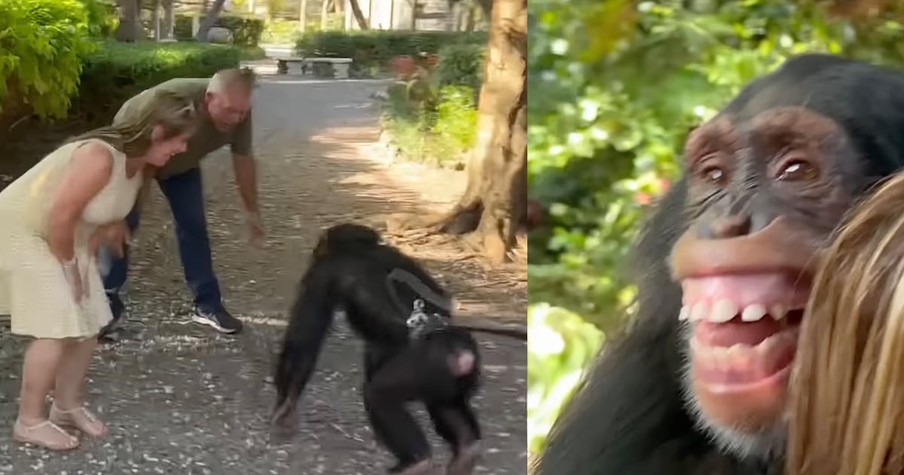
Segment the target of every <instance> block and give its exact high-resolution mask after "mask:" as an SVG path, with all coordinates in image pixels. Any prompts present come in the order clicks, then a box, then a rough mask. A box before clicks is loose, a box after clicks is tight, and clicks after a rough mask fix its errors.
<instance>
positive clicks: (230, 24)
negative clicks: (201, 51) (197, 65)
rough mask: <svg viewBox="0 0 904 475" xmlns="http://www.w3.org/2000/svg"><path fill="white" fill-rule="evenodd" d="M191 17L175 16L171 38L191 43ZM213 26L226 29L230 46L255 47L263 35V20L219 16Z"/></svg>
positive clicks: (192, 38) (192, 37)
mask: <svg viewBox="0 0 904 475" xmlns="http://www.w3.org/2000/svg"><path fill="white" fill-rule="evenodd" d="M192 21H193V17H192V16H191V15H176V18H175V21H174V22H173V37H174V38H176V39H177V40H179V41H192V40H194V36H193V35H192ZM213 26H217V27H221V28H227V29H229V31H231V32H232V44H234V45H236V46H251V47H256V46H257V45H258V44H259V43H260V41H261V35H262V34H263V33H264V20H261V19H259V18H247V17H243V16H237V15H221V16H220V17H219V18H217V21H216V22H215V23H214V24H213Z"/></svg>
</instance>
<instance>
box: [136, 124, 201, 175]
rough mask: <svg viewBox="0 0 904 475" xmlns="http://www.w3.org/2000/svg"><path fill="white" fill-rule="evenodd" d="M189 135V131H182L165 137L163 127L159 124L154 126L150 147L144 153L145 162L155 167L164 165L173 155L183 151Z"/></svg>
mask: <svg viewBox="0 0 904 475" xmlns="http://www.w3.org/2000/svg"><path fill="white" fill-rule="evenodd" d="M190 137H191V133H184V134H179V135H176V136H173V137H169V138H165V137H164V132H163V128H162V127H161V126H159V125H158V126H156V127H154V131H153V132H152V133H151V147H150V149H148V152H147V155H146V161H147V164H148V165H153V166H155V167H162V166H164V165H166V163H167V162H169V160H170V158H172V157H173V155H176V154H179V153H182V152H184V151H185V149H186V147H187V145H188V139H189V138H190Z"/></svg>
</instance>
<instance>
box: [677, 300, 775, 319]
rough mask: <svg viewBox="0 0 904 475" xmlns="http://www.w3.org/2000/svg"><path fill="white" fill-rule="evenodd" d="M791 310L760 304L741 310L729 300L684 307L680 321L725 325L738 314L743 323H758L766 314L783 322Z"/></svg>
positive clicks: (679, 317) (698, 303)
mask: <svg viewBox="0 0 904 475" xmlns="http://www.w3.org/2000/svg"><path fill="white" fill-rule="evenodd" d="M789 310H790V308H789V307H788V306H787V305H781V304H776V305H772V306H770V307H769V309H768V310H767V309H766V306H765V305H763V304H759V303H754V304H750V305H748V306H746V307H744V308H739V307H738V304H736V303H735V302H733V301H731V300H729V299H719V300H717V301H716V302H715V303H713V304H711V303H710V302H697V303H695V304H688V305H683V306H682V307H681V312H680V313H679V314H678V320H679V321H688V320H689V321H691V322H697V321H700V320H707V321H710V322H713V323H725V322H728V321H730V320H731V319H732V318H734V317H735V315H738V313H740V314H741V321H743V322H756V321H759V320H760V319H762V318H763V317H764V316H766V314H769V315H772V318H774V319H775V320H782V319H783V318H785V316H787V315H788V311H789Z"/></svg>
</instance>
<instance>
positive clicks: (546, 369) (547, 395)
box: [527, 304, 604, 453]
mask: <svg viewBox="0 0 904 475" xmlns="http://www.w3.org/2000/svg"><path fill="white" fill-rule="evenodd" d="M527 328H528V339H529V340H530V345H529V346H528V348H527V417H528V423H527V441H528V442H527V443H528V450H529V451H530V452H532V453H536V452H537V451H538V449H539V448H540V447H541V446H542V445H543V444H544V442H545V441H546V433H547V432H549V429H550V427H552V424H553V422H555V419H556V417H557V416H558V415H559V411H560V410H561V408H562V406H563V405H564V404H565V402H567V401H568V399H569V398H570V397H571V395H572V394H573V393H574V390H575V389H576V387H577V385H578V382H580V380H581V377H582V375H583V371H584V367H585V366H586V365H587V363H588V362H590V361H591V360H592V359H593V357H594V355H595V354H596V352H597V351H598V350H599V348H600V345H602V342H603V339H604V335H603V333H602V332H600V331H599V330H598V329H597V328H596V327H594V326H593V325H591V324H589V323H587V322H585V321H584V319H583V318H581V316H579V315H577V314H574V313H571V312H569V311H567V310H564V309H562V308H557V307H552V306H549V305H546V304H541V305H535V306H533V307H531V309H530V311H529V312H528V314H527Z"/></svg>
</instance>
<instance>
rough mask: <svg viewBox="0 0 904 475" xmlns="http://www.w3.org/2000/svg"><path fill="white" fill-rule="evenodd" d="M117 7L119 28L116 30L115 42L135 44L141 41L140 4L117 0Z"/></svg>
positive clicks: (135, 0) (136, 1)
mask: <svg viewBox="0 0 904 475" xmlns="http://www.w3.org/2000/svg"><path fill="white" fill-rule="evenodd" d="M116 3H117V5H118V6H119V27H117V28H116V40H117V41H124V42H129V43H132V42H135V41H138V40H139V39H141V35H142V28H141V18H140V14H141V2H140V1H139V0H117V2H116Z"/></svg>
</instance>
